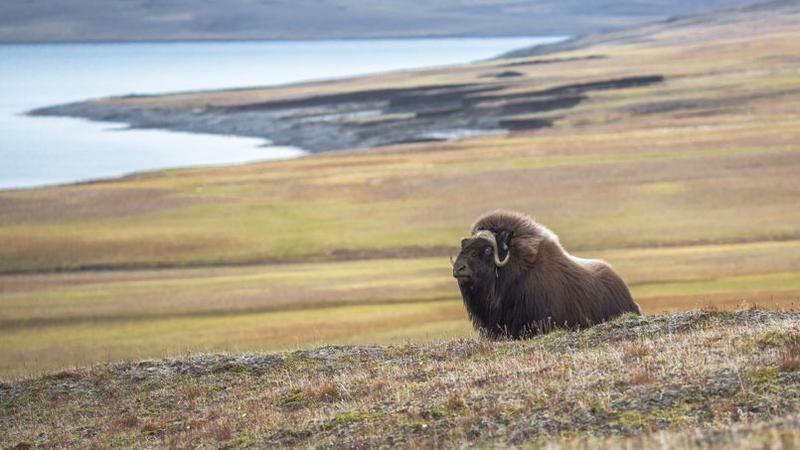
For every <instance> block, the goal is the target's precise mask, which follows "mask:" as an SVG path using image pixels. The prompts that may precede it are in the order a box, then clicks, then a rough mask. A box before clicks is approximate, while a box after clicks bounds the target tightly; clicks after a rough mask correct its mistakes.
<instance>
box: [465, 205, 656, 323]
mask: <svg viewBox="0 0 800 450" xmlns="http://www.w3.org/2000/svg"><path fill="white" fill-rule="evenodd" d="M453 276H454V277H455V278H456V279H458V286H459V289H460V290H461V295H462V297H463V298H464V305H465V306H466V309H467V312H468V313H469V316H470V319H472V323H473V325H474V326H475V328H476V329H477V330H479V331H480V332H481V333H483V334H485V335H486V336H489V337H492V338H496V337H504V336H507V337H512V338H521V337H528V336H531V335H534V334H538V333H543V332H547V331H549V330H551V329H552V328H554V327H565V328H585V327H590V326H592V325H595V324H598V323H600V322H604V321H607V320H609V319H612V318H614V317H616V316H618V315H620V314H623V313H626V312H632V313H635V314H641V311H640V310H639V306H638V305H637V304H636V302H634V301H633V298H632V297H631V294H630V292H629V291H628V287H627V286H626V285H625V282H624V281H622V279H621V278H620V277H619V275H617V274H616V272H614V270H613V269H612V268H611V266H609V265H608V264H606V263H605V262H603V261H600V260H592V259H583V258H578V257H575V256H572V255H570V254H569V253H567V251H566V250H564V248H563V247H562V246H561V244H560V243H559V241H558V237H557V236H556V235H555V234H553V232H552V231H550V230H548V229H547V228H545V227H544V226H542V225H540V224H538V223H536V222H535V221H534V220H533V219H531V218H530V217H528V216H526V215H523V214H520V213H516V212H511V211H501V210H498V211H494V212H491V213H488V214H486V215H484V216H483V217H481V218H479V219H478V220H477V222H475V225H473V226H472V235H471V236H470V237H468V238H464V239H463V240H462V241H461V251H460V253H459V255H458V258H456V261H455V263H454V264H453Z"/></svg>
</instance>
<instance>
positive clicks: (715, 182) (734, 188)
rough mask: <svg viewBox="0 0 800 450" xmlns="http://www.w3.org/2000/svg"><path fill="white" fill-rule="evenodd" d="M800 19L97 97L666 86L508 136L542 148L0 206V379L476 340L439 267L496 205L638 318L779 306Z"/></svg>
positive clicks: (290, 170)
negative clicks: (107, 365) (250, 354)
mask: <svg viewBox="0 0 800 450" xmlns="http://www.w3.org/2000/svg"><path fill="white" fill-rule="evenodd" d="M799 9H800V8H798V6H797V4H796V2H776V3H774V4H772V6H771V7H770V8H753V9H746V10H740V11H738V12H729V13H726V14H724V15H707V16H700V17H694V18H689V19H682V20H675V21H671V22H668V23H663V24H659V25H652V26H648V27H644V28H637V29H633V30H628V31H623V32H616V33H611V34H607V35H601V36H595V37H593V38H591V39H587V40H584V41H581V42H578V43H576V44H574V45H571V46H567V47H564V48H565V49H564V50H562V51H560V52H558V53H554V54H549V55H545V56H526V57H520V58H515V59H503V60H496V61H490V62H483V63H478V64H470V65H463V66H458V67H448V68H439V69H432V70H424V71H413V72H397V73H391V74H385V75H377V76H370V77H362V78H356V79H348V80H339V81H332V82H323V83H308V84H302V85H293V86H286V87H278V88H262V89H240V90H232V91H218V92H197V93H188V94H176V95H166V96H157V97H136V98H118V99H108V100H104V101H103V103H106V104H111V105H148V106H150V107H157V108H171V109H173V110H175V111H185V110H187V109H189V110H191V109H192V108H197V107H204V108H209V107H210V108H214V107H235V106H237V105H246V104H252V103H257V102H265V101H277V100H292V99H294V100H298V99H300V100H302V99H304V98H307V97H309V96H320V95H325V94H337V93H353V92H357V91H361V90H367V89H379V88H380V89H386V88H401V87H414V86H431V85H441V86H448V85H454V84H476V83H477V84H480V83H498V81H497V80H498V79H497V78H496V75H497V74H498V73H500V72H503V71H508V70H513V71H514V72H516V73H518V75H517V76H515V77H511V78H503V82H502V86H501V88H500V89H499V90H495V91H492V93H491V94H492V95H497V96H505V97H504V98H500V99H499V100H498V101H500V102H505V101H507V98H510V97H513V96H517V97H516V98H520V97H522V98H524V97H525V96H526V95H528V94H531V93H536V92H539V93H540V92H542V91H544V90H547V89H551V88H558V87H563V86H575V85H582V84H583V85H585V84H587V83H598V82H603V81H607V80H618V79H623V78H627V77H643V76H660V77H663V81H662V82H658V83H654V84H649V85H646V86H632V87H626V88H613V87H609V88H607V89H601V90H592V91H591V92H588V93H586V94H585V95H586V97H587V98H586V99H584V100H582V101H581V102H580V103H579V104H577V105H571V106H570V107H565V108H563V109H556V110H548V111H547V112H544V113H538V114H520V115H518V116H516V117H512V119H516V120H517V121H518V122H517V123H521V124H524V123H532V122H531V121H537V120H543V119H544V120H547V121H549V122H552V125H551V126H550V127H546V128H540V129H537V130H528V131H516V132H511V133H507V134H502V135H491V136H483V137H473V138H469V139H464V140H460V141H451V142H423V143H415V144H403V145H395V146H386V147H381V148H379V149H370V150H362V151H341V152H332V153H326V154H319V155H314V156H311V157H306V158H301V159H297V160H291V161H282V162H268V163H258V164H247V165H241V166H234V167H225V168H195V169H181V170H169V171H161V172H154V173H146V174H136V175H132V176H129V177H125V178H122V179H118V180H108V181H98V182H93V183H83V184H75V185H68V186H59V187H52V188H42V189H33V190H21V191H3V192H0V242H2V245H1V246H0V272H2V274H0V377H3V378H13V377H16V376H21V375H26V376H29V375H35V374H38V373H40V372H41V371H49V370H53V369H58V368H64V367H69V366H73V365H76V364H78V365H82V364H87V363H92V362H97V361H111V360H122V359H137V358H142V357H159V356H165V355H172V354H176V353H182V352H186V351H216V350H225V351H233V350H272V349H291V348H298V347H299V348H308V347H313V346H316V345H321V344H343V343H352V344H363V343H385V342H404V341H407V340H413V341H425V340H433V339H439V338H455V337H470V336H473V334H472V331H471V330H470V328H469V324H468V322H467V320H466V317H465V313H464V311H463V307H462V306H461V304H460V299H459V295H458V292H457V289H456V286H455V282H454V281H453V280H452V278H451V277H450V276H449V271H450V267H449V262H448V255H449V254H452V253H455V251H456V248H457V244H458V241H459V238H460V237H461V236H462V235H463V234H464V233H466V232H467V230H468V228H469V225H470V223H471V222H472V221H473V220H474V218H475V217H476V216H477V215H478V214H480V213H482V212H484V211H486V210H489V209H494V208H497V207H505V208H513V209H518V210H521V211H525V212H529V213H531V214H533V215H535V217H536V218H537V219H539V220H540V221H542V222H543V223H545V224H546V225H548V226H549V227H551V228H552V229H554V230H555V231H556V232H557V233H558V234H559V235H560V237H561V240H562V242H563V243H564V245H565V246H566V247H567V248H568V249H569V250H570V251H572V252H573V253H575V254H577V255H579V256H584V257H600V258H604V259H606V260H608V261H609V262H610V263H611V264H613V265H614V266H615V267H616V269H617V270H618V271H619V272H620V273H621V274H622V275H623V277H624V278H625V279H626V280H627V281H628V282H629V283H630V284H631V288H632V290H633V293H634V295H635V297H636V298H637V300H638V301H639V302H640V303H641V304H642V306H643V308H644V310H645V311H646V312H647V313H654V312H662V311H676V310H684V309H687V308H692V307H696V306H699V305H706V304H713V305H716V306H717V307H719V308H735V307H737V306H739V305H741V304H742V303H743V302H744V303H757V304H759V305H762V306H779V307H786V306H793V305H795V304H796V302H797V301H798V299H800V208H798V201H797V199H798V198H800V177H798V176H797V174H798V173H800V148H798V145H797V144H798V142H800V106H798V105H800V59H798V57H797V55H798V54H800V10H799ZM484 100H485V99H484ZM374 120H387V121H393V120H398V118H397V117H383V118H377V119H374ZM221 151H224V149H221ZM287 262H290V263H292V264H286V263H287ZM354 330H355V331H354Z"/></svg>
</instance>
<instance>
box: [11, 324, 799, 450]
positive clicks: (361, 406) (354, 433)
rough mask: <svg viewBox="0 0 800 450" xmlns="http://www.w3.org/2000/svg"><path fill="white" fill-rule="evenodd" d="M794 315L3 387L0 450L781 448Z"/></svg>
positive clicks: (288, 356) (328, 351)
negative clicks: (15, 448) (59, 449)
mask: <svg viewBox="0 0 800 450" xmlns="http://www.w3.org/2000/svg"><path fill="white" fill-rule="evenodd" d="M798 321H800V315H798V313H797V312H778V311H763V310H745V311H738V312H723V311H711V310H693V311H689V312H680V313H674V314H672V315H660V316H652V317H641V316H637V315H626V316H622V317H620V318H618V319H616V320H614V321H612V322H608V323H604V324H600V325H597V326H595V327H593V328H590V329H588V330H583V331H558V332H553V333H550V334H547V335H543V336H539V337H535V338H533V339H530V340H526V341H487V340H482V339H475V338H469V339H453V340H447V341H440V342H435V343H424V344H423V343H419V344H413V343H406V344H396V345H389V346H374V345H363V346H353V347H341V346H327V347H321V348H317V349H313V350H297V351H293V352H286V353H279V354H267V353H239V354H215V355H202V354H197V355H193V356H190V357H184V358H169V359H162V360H145V361H139V362H123V363H114V364H107V365H98V366H94V367H92V368H85V369H79V370H65V371H60V372H55V373H52V374H50V375H47V376H44V377H39V378H32V379H26V380H20V381H15V382H8V383H2V384H0V411H1V412H0V445H2V446H3V447H11V446H15V445H17V446H19V445H20V444H22V445H21V446H20V448H26V447H24V446H25V445H28V446H30V447H34V446H35V447H73V448H92V447H95V448H97V447H99V448H106V447H121V448H127V447H132V446H135V447H172V448H187V447H193V448H196V447H203V448H208V447H213V448H219V447H266V448H277V447H286V446H301V447H321V448H330V447H340V446H341V447H346V448H377V447H405V448H431V447H439V448H441V447H444V448H450V447H461V446H463V445H468V446H477V447H486V446H492V447H493V446H528V447H533V448H541V447H549V448H575V447H577V448H607V447H611V446H613V447H621V448H688V447H706V448H730V447H731V446H736V447H740V448H781V447H783V448H794V447H796V446H797V445H799V444H800V435H799V434H798V431H797V430H798V425H800V370H799V369H800V330H798V327H797V324H798Z"/></svg>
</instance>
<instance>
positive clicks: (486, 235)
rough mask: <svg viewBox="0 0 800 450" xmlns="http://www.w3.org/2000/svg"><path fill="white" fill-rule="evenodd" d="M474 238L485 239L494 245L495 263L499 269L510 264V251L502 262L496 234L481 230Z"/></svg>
mask: <svg viewBox="0 0 800 450" xmlns="http://www.w3.org/2000/svg"><path fill="white" fill-rule="evenodd" d="M472 237H474V238H484V239H486V240H487V241H489V243H490V244H492V249H493V250H494V263H495V265H496V266H497V267H503V266H505V265H506V264H508V261H509V260H510V259H511V251H510V250H509V252H508V253H506V257H505V258H504V259H503V260H502V261H500V252H499V250H498V249H497V238H496V237H495V236H494V233H492V232H491V231H489V230H479V231H477V232H475V234H474V235H473V236H472Z"/></svg>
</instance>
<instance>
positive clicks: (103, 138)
mask: <svg viewBox="0 0 800 450" xmlns="http://www.w3.org/2000/svg"><path fill="white" fill-rule="evenodd" d="M556 40H559V38H474V39H473V38H469V39H397V40H347V41H269V42H265V41H258V42H211V43H209V42H176V43H133V44H130V43H118V44H58V45H0V188H15V187H30V186H39V185H47V184H55V183H64V182H72V181H82V180H88V179H97V178H106V177H113V176H119V175H123V174H126V173H131V172H137V171H143V170H152V169H160V168H166V167H178V166H200V165H214V164H230V163H241V162H247V161H255V160H266V159H276V158H289V157H294V156H298V155H302V154H303V151H302V150H300V149H297V148H292V147H276V146H269V145H266V144H268V143H265V142H264V141H262V140H260V139H251V138H238V137H233V136H217V135H199V134H189V133H176V132H169V131H158V130H123V128H124V125H122V124H109V123H94V122H89V121H84V120H79V119H68V118H41V117H26V116H24V115H22V113H24V112H25V111H29V110H31V109H34V108H37V107H41V106H49V105H54V104H59V103H65V102H70V101H78V100H85V99H88V98H96V97H105V96H110V95H124V94H146V93H161V92H170V91H186V90H197V89H217V88H226V87H243V86H264V85H275V84H282V83H290V82H297V81H306V80H313V79H325V78H334V77H343V76H351V75H357V74H365V73H374V72H382V71H388V70H398V69H411V68H419V67H428V66H440V65H447V64H455V63H464V62H469V61H473V60H477V59H484V58H488V57H491V56H494V55H497V54H500V53H502V52H505V51H508V50H512V49H515V48H519V47H524V46H528V45H534V44H539V43H546V42H553V41H556Z"/></svg>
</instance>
